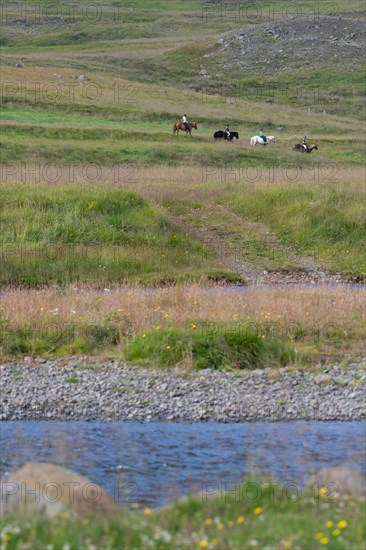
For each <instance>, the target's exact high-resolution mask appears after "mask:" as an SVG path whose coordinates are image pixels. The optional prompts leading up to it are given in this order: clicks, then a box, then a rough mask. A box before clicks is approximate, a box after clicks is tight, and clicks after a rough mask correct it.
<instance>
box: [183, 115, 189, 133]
mask: <svg viewBox="0 0 366 550" xmlns="http://www.w3.org/2000/svg"><path fill="white" fill-rule="evenodd" d="M182 123H183V124H184V126H185V127H186V131H187V132H189V122H188V120H187V115H183V116H182Z"/></svg>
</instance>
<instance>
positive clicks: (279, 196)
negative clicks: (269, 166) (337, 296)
mask: <svg viewBox="0 0 366 550" xmlns="http://www.w3.org/2000/svg"><path fill="white" fill-rule="evenodd" d="M363 194H364V193H363V189H362V187H360V188H359V190H358V191H357V192H355V191H354V190H353V191H351V190H350V189H347V187H346V186H345V187H344V188H343V187H342V186H341V185H340V184H339V183H337V184H336V185H332V184H326V183H324V184H321V187H316V188H314V187H313V188H307V187H305V186H301V187H299V186H297V185H288V184H287V185H286V184H285V185H283V186H281V188H275V187H272V188H271V187H270V186H268V187H264V188H262V189H254V188H251V187H247V188H246V192H245V193H240V194H235V193H234V194H233V197H232V198H231V205H232V207H233V208H234V210H235V211H236V212H238V213H239V214H240V215H241V216H242V217H243V218H245V219H247V218H249V219H251V220H254V221H260V222H263V223H266V224H267V225H268V227H270V229H271V230H272V231H273V232H274V233H275V234H276V235H277V236H278V237H279V238H280V239H281V240H282V241H283V242H285V243H288V244H290V245H291V246H292V247H293V248H294V249H295V250H297V251H298V252H299V253H300V254H304V255H307V256H311V257H313V258H314V259H315V260H316V261H318V262H320V263H322V264H323V265H325V266H327V267H328V268H330V269H338V270H340V271H344V272H348V273H351V274H355V275H359V276H362V275H363V276H364V275H365V273H366V264H365V246H364V236H365V231H366V226H365V208H364V203H363V199H362V197H363Z"/></svg>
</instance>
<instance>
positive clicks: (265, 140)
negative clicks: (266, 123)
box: [259, 128, 267, 143]
mask: <svg viewBox="0 0 366 550" xmlns="http://www.w3.org/2000/svg"><path fill="white" fill-rule="evenodd" d="M259 137H261V138H262V139H263V141H264V143H267V136H265V135H264V133H263V128H261V129H260V130H259Z"/></svg>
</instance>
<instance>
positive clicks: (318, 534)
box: [315, 532, 324, 540]
mask: <svg viewBox="0 0 366 550" xmlns="http://www.w3.org/2000/svg"><path fill="white" fill-rule="evenodd" d="M323 536H324V535H323V533H321V532H320V533H317V534H316V535H315V538H316V539H318V540H320V539H321V538H323Z"/></svg>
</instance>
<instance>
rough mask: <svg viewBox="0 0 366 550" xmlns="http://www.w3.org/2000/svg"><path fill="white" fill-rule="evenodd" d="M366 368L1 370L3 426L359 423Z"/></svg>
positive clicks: (38, 363)
mask: <svg viewBox="0 0 366 550" xmlns="http://www.w3.org/2000/svg"><path fill="white" fill-rule="evenodd" d="M365 366H366V365H365V363H362V364H361V363H354V364H351V365H348V366H347V367H343V366H341V365H336V364H329V365H327V366H322V368H321V372H320V371H319V370H317V371H311V372H310V371H309V370H306V369H304V370H296V371H295V370H291V369H287V368H283V369H280V370H279V371H278V370H270V369H264V370H253V371H246V372H240V373H238V374H236V373H231V372H220V371H211V370H205V371H199V372H191V373H183V374H182V373H177V372H176V371H167V370H160V371H157V370H152V369H146V368H139V367H130V366H128V365H126V364H125V363H123V362H121V361H117V360H109V361H105V362H100V361H98V360H96V359H86V358H81V357H80V358H78V357H68V358H62V359H54V360H47V361H46V360H44V359H35V360H33V359H30V358H28V359H26V360H24V361H12V362H9V363H5V364H2V365H0V374H1V406H0V419H1V420H88V421H91V420H134V421H136V420H138V421H139V420H141V421H149V420H162V421H164V420H165V421H169V420H175V421H177V420H178V421H208V420H212V421H219V422H239V421H261V420H270V421H279V420H282V421H283V420H300V419H302V420H361V419H363V418H365V417H366V407H365V402H366V400H365V393H366V392H365V387H366V386H365V384H366V369H365Z"/></svg>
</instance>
